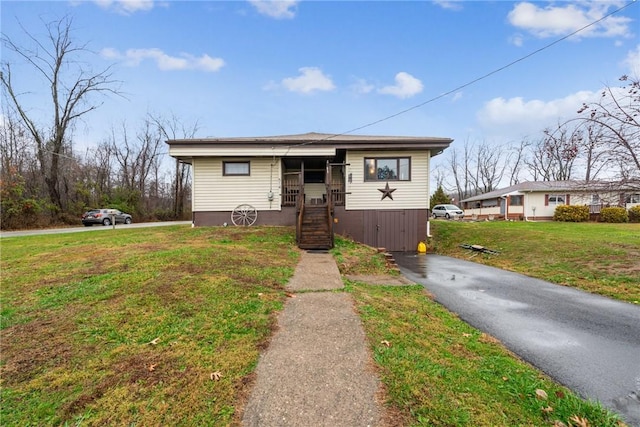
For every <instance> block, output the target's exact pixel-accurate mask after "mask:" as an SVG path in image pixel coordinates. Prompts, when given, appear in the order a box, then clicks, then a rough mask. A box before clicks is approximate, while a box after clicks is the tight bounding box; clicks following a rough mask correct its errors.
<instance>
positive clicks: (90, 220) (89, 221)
mask: <svg viewBox="0 0 640 427" xmlns="http://www.w3.org/2000/svg"><path fill="white" fill-rule="evenodd" d="M113 221H115V222H116V224H118V223H121V224H131V223H132V222H133V218H131V215H129V214H128V213H124V212H120V211H119V210H117V209H91V210H90V211H88V212H85V213H84V214H83V215H82V223H83V224H84V225H85V226H87V227H90V226H92V225H93V224H102V225H111V224H113Z"/></svg>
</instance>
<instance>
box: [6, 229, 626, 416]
mask: <svg viewBox="0 0 640 427" xmlns="http://www.w3.org/2000/svg"><path fill="white" fill-rule="evenodd" d="M373 252H374V251H373V250H372V249H371V248H367V247H364V246H361V245H357V244H354V243H353V242H350V241H347V240H344V239H337V248H336V249H335V250H334V251H333V253H334V255H335V257H336V259H337V261H338V264H339V266H340V268H341V270H342V272H343V273H345V274H346V273H351V274H378V273H384V272H386V267H385V262H384V259H383V258H382V257H381V256H380V255H375V254H374V253H373ZM297 260H298V251H297V249H296V248H295V244H294V237H293V231H292V230H291V229H287V228H236V227H229V228H195V229H192V228H189V227H169V228H149V229H126V228H125V227H122V228H118V229H116V230H114V231H113V232H88V233H72V234H66V235H48V236H33V237H23V238H9V239H3V240H2V287H1V289H0V297H1V299H0V302H1V304H2V307H1V308H2V323H1V325H2V331H1V333H2V341H1V345H2V348H1V350H2V351H1V352H0V357H1V364H0V374H1V375H0V384H1V386H2V390H1V391H2V408H1V412H0V419H1V420H2V424H3V425H6V426H17V425H61V424H66V425H76V424H82V425H145V426H146V425H176V426H178V425H184V426H191V425H216V426H217V425H238V423H239V417H238V414H239V413H240V412H241V407H242V405H243V404H244V402H245V400H246V397H247V393H248V392H249V391H250V388H251V382H252V373H253V371H254V369H255V366H256V363H257V360H258V355H259V352H260V351H261V349H263V348H264V346H265V345H266V343H267V342H268V340H269V337H270V336H271V334H272V332H273V330H272V328H273V327H274V325H275V316H276V315H277V313H278V311H279V310H280V309H281V308H282V306H283V303H284V301H285V299H286V298H287V296H286V293H285V292H284V290H283V289H284V288H283V285H284V284H285V283H286V281H287V280H288V279H289V278H290V276H291V275H292V274H293V270H294V267H295V265H296V263H297ZM347 292H350V293H351V294H352V295H353V296H354V298H355V299H356V306H357V308H358V311H359V313H360V315H361V317H362V319H363V323H364V325H365V329H366V331H367V335H368V339H369V341H370V345H371V348H372V351H373V355H374V359H375V361H376V362H377V363H378V365H379V372H380V377H381V379H382V381H383V382H384V384H385V388H386V390H387V394H388V405H389V406H390V407H391V408H392V409H393V411H394V412H395V413H396V414H397V419H396V421H397V422H396V424H397V425H434V426H454V425H455V426H463V425H467V426H495V425H502V426H515V425H529V426H539V425H553V422H554V421H555V420H562V421H563V422H564V423H566V424H567V425H569V424H570V423H573V425H575V426H578V425H584V424H579V422H581V421H583V420H588V421H589V423H590V424H589V425H591V426H616V425H618V424H617V422H616V421H615V417H613V416H611V415H610V414H608V413H607V412H606V411H604V410H602V409H601V408H600V407H599V406H598V405H594V404H591V403H586V402H584V401H582V400H580V399H579V398H577V397H575V396H574V395H573V394H571V393H570V392H569V391H568V390H566V389H564V388H562V387H560V386H558V385H556V384H554V383H553V382H552V381H551V380H549V379H548V378H546V377H545V376H544V375H541V374H540V373H538V372H537V371H536V370H535V369H533V368H531V367H530V366H528V365H527V364H525V363H522V362H520V361H519V360H518V359H517V358H515V357H513V356H512V355H510V354H509V353H508V352H507V351H506V350H505V349H504V348H503V347H502V346H501V345H500V344H499V343H497V342H495V341H494V340H493V339H492V338H491V337H488V336H486V335H484V334H482V333H480V332H478V331H477V330H474V329H472V328H471V327H469V326H468V325H466V324H465V323H464V322H462V321H460V320H459V319H457V318H456V317H455V316H454V315H452V314H451V313H448V312H447V311H446V310H444V309H443V308H442V307H440V306H439V305H437V304H435V303H434V302H433V301H431V300H430V299H429V298H428V297H426V295H425V293H424V290H423V289H422V288H421V287H419V286H409V287H401V288H398V287H387V286H368V285H366V284H362V283H348V286H347ZM537 390H544V391H545V392H546V394H547V395H548V398H547V399H546V400H545V399H542V398H539V397H537V396H538V395H541V394H542V392H540V391H537ZM536 391H537V394H536Z"/></svg>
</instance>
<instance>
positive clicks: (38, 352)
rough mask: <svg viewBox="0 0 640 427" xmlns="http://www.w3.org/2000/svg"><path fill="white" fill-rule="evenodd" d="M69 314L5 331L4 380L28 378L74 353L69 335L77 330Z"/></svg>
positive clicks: (16, 326) (60, 362) (1, 368)
mask: <svg viewBox="0 0 640 427" xmlns="http://www.w3.org/2000/svg"><path fill="white" fill-rule="evenodd" d="M69 319H70V316H56V317H54V318H52V319H48V318H45V319H37V320H33V321H31V322H28V323H22V324H19V325H15V326H12V327H9V328H7V329H6V330H4V331H3V333H2V335H3V336H2V362H3V364H2V366H0V373H1V375H0V376H1V377H2V380H3V383H6V384H9V385H10V384H17V383H20V382H22V381H28V380H29V379H31V378H33V377H34V376H35V375H36V374H38V373H39V372H42V371H44V370H45V369H52V368H55V367H57V366H61V365H64V364H66V363H67V362H68V361H69V360H70V359H71V358H72V357H73V355H74V351H73V347H72V346H71V344H70V343H69V339H68V337H69V336H70V335H71V334H72V333H73V331H74V330H75V325H74V324H73V322H71V321H70V320H69Z"/></svg>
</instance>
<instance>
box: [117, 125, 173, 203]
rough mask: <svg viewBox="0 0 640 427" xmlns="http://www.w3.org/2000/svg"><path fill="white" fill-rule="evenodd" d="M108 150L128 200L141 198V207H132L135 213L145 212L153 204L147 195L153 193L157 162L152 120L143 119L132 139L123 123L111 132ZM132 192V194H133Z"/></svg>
mask: <svg viewBox="0 0 640 427" xmlns="http://www.w3.org/2000/svg"><path fill="white" fill-rule="evenodd" d="M109 144H110V148H109V151H110V152H111V153H112V154H113V156H114V157H115V160H116V163H117V165H118V167H119V169H118V171H117V176H118V182H119V185H120V188H121V189H122V190H123V191H125V192H126V193H128V195H129V196H128V197H127V198H128V199H129V200H137V201H140V200H142V201H144V202H145V206H140V205H138V206H136V207H135V208H136V209H137V211H138V212H139V213H145V212H144V211H149V210H151V209H152V208H153V206H151V205H150V203H149V198H148V196H149V195H150V194H157V192H158V188H157V185H158V184H157V183H158V181H159V179H158V176H159V170H160V163H161V156H162V154H163V153H161V150H160V148H161V144H162V135H161V134H160V132H159V131H158V129H157V128H156V127H155V126H154V125H153V123H152V122H151V121H150V120H149V119H146V120H145V121H144V123H143V125H142V127H141V128H140V129H139V130H138V132H137V134H136V137H135V138H134V139H133V140H132V139H131V138H130V137H129V132H128V130H127V126H126V124H125V123H123V124H122V131H121V133H120V134H116V132H115V130H112V132H111V139H110V142H109ZM133 195H135V197H133Z"/></svg>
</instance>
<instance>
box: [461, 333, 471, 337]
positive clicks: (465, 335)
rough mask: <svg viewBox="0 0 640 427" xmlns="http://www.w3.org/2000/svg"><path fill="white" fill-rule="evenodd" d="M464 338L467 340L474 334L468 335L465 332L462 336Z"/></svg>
mask: <svg viewBox="0 0 640 427" xmlns="http://www.w3.org/2000/svg"><path fill="white" fill-rule="evenodd" d="M462 336H463V337H465V338H469V337H470V336H472V334H468V333H466V332H465V333H463V334H462Z"/></svg>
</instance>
